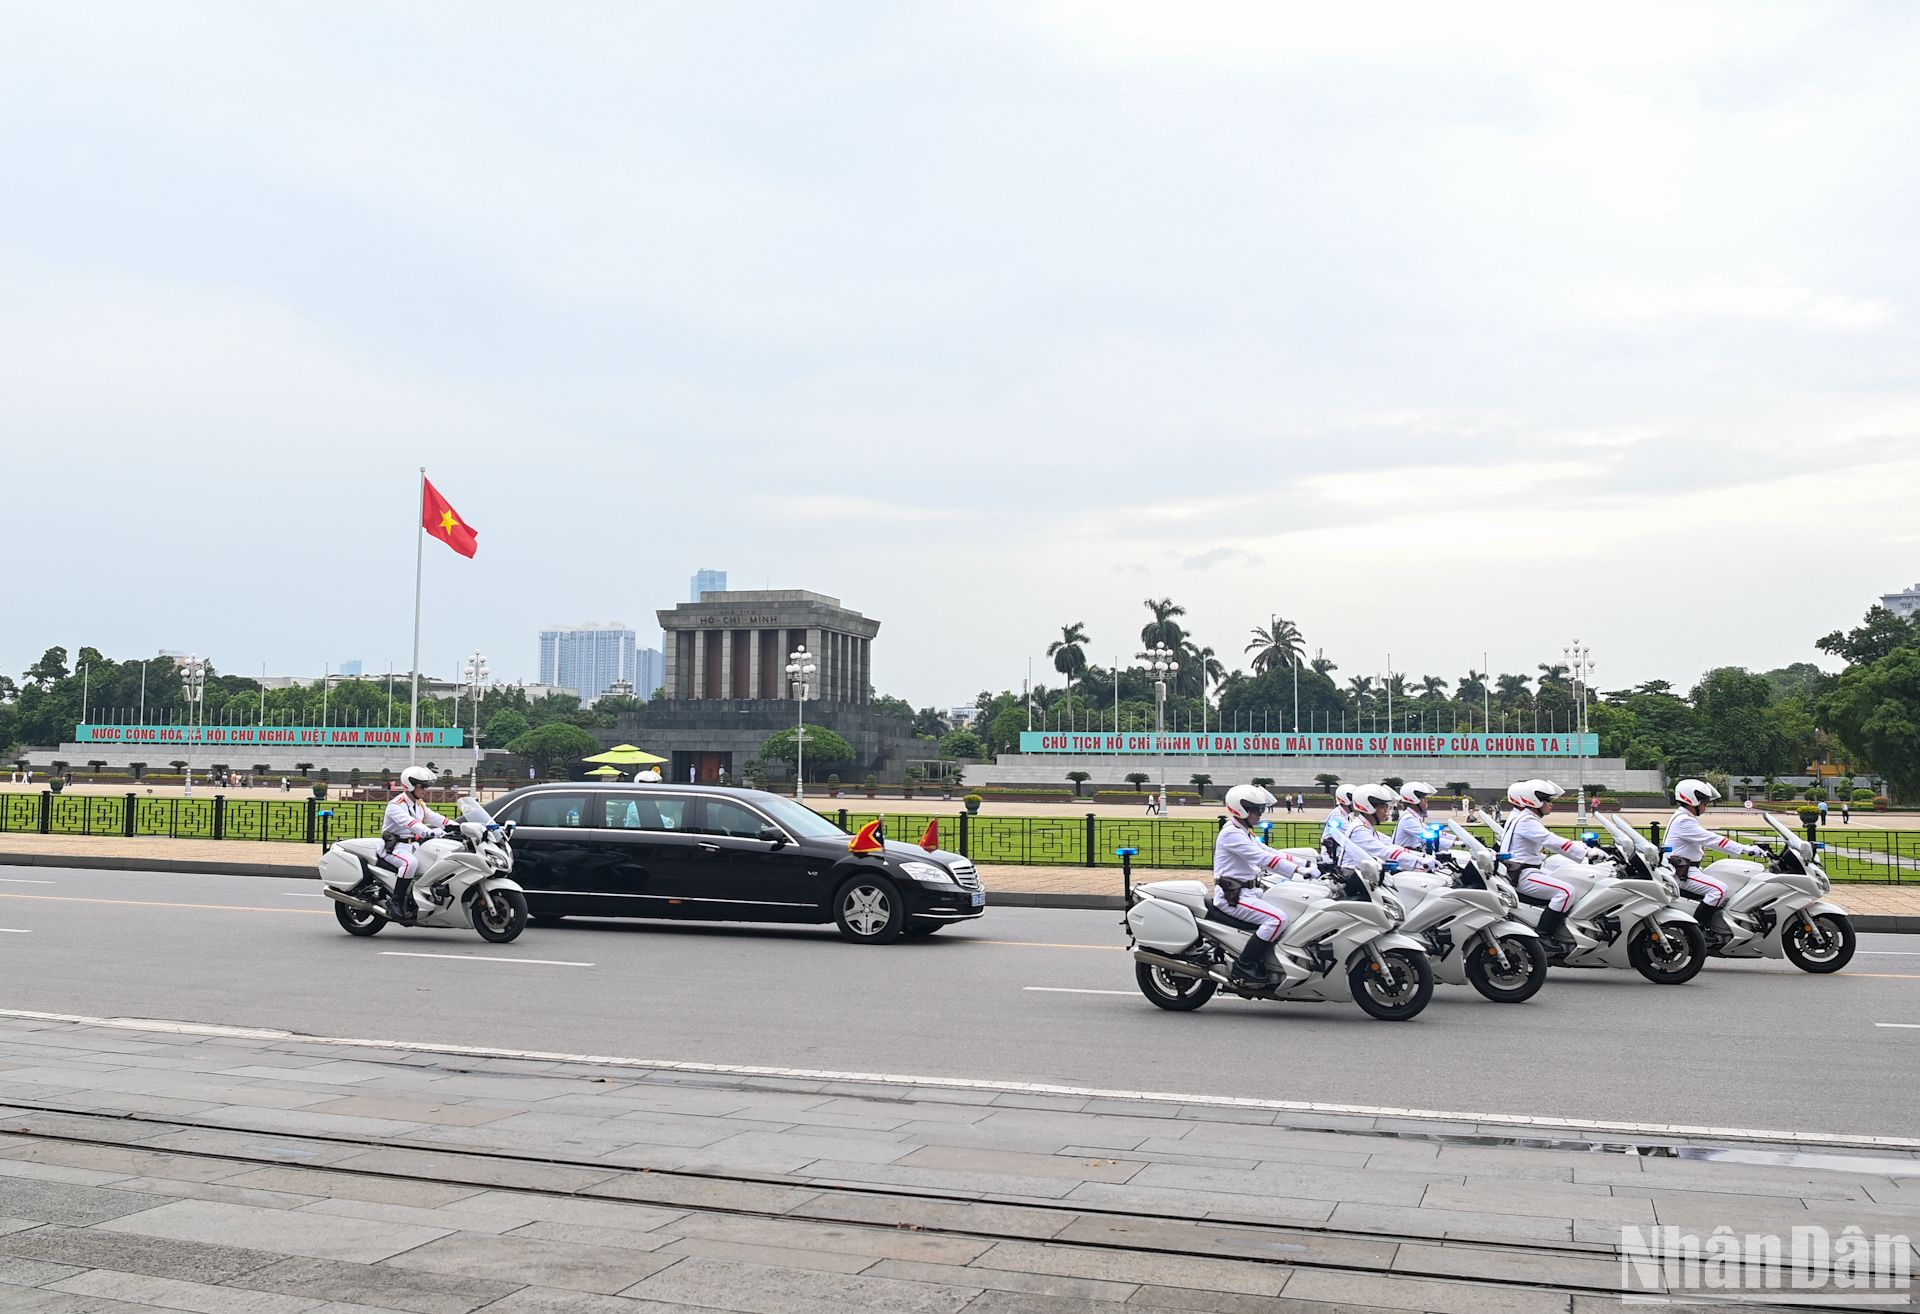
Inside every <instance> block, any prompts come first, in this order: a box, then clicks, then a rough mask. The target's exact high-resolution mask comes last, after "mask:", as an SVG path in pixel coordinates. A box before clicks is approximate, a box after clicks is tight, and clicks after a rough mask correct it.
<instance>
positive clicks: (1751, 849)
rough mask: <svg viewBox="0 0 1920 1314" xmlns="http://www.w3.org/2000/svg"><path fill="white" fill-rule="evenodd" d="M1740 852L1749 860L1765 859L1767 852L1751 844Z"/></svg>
mask: <svg viewBox="0 0 1920 1314" xmlns="http://www.w3.org/2000/svg"><path fill="white" fill-rule="evenodd" d="M1740 852H1742V853H1743V854H1745V855H1746V856H1747V857H1749V858H1760V857H1765V856H1766V852H1767V851H1766V850H1765V849H1763V848H1761V847H1760V846H1759V845H1758V844H1749V845H1747V846H1746V847H1745V848H1744V849H1741V850H1740Z"/></svg>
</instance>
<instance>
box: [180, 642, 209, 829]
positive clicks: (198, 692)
mask: <svg viewBox="0 0 1920 1314" xmlns="http://www.w3.org/2000/svg"><path fill="white" fill-rule="evenodd" d="M179 666H180V692H181V693H182V694H184V695H185V696H186V700H187V718H188V721H187V797H188V798H192V797H193V740H194V736H195V735H196V734H197V733H198V732H199V728H200V712H201V707H202V702H201V700H202V699H203V698H204V697H205V695H206V691H207V664H206V662H204V661H202V660H201V659H200V658H199V657H183V658H181V659H180V662H179Z"/></svg>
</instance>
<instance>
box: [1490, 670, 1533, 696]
mask: <svg viewBox="0 0 1920 1314" xmlns="http://www.w3.org/2000/svg"><path fill="white" fill-rule="evenodd" d="M1493 691H1494V693H1495V694H1497V695H1498V696H1499V697H1500V699H1501V700H1502V701H1503V702H1513V701H1514V700H1516V699H1520V698H1525V697H1527V696H1528V695H1529V694H1530V693H1531V692H1532V691H1531V690H1530V689H1528V688H1527V677H1526V676H1524V675H1503V676H1501V677H1499V678H1498V679H1496V680H1495V681H1494V682H1493Z"/></svg>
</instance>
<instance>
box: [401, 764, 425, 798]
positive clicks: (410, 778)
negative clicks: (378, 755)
mask: <svg viewBox="0 0 1920 1314" xmlns="http://www.w3.org/2000/svg"><path fill="white" fill-rule="evenodd" d="M432 783H433V772H431V771H429V770H427V769H426V768H425V767H423V766H410V767H408V768H407V769H406V770H405V771H402V772H401V773H400V788H401V789H404V790H405V791H406V792H407V793H409V794H412V793H415V792H417V791H419V790H422V789H425V788H426V787H427V786H428V785H431V784H432Z"/></svg>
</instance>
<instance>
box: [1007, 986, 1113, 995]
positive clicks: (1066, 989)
mask: <svg viewBox="0 0 1920 1314" xmlns="http://www.w3.org/2000/svg"><path fill="white" fill-rule="evenodd" d="M1020 988H1021V989H1022V990H1031V991H1033V992H1035V993H1036V994H1042V995H1129V996H1130V995H1133V994H1135V993H1137V992H1135V991H1132V990H1078V989H1075V988H1074V987H1072V986H1021V987H1020Z"/></svg>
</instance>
